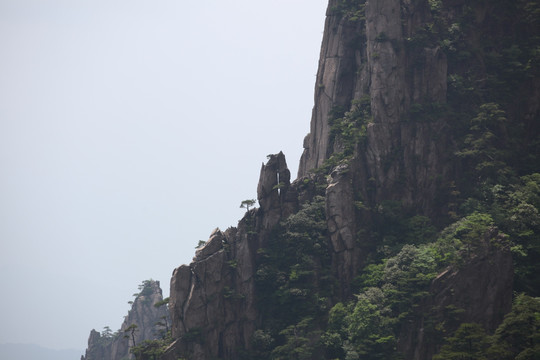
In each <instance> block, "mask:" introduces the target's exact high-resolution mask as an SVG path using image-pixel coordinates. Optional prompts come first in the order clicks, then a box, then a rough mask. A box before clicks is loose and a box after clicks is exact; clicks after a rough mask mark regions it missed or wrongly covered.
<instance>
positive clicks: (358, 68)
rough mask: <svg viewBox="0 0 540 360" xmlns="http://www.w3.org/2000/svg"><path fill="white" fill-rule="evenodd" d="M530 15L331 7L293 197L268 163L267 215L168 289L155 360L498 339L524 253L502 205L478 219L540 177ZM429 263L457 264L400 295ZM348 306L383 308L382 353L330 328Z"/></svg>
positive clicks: (281, 160)
mask: <svg viewBox="0 0 540 360" xmlns="http://www.w3.org/2000/svg"><path fill="white" fill-rule="evenodd" d="M538 14H539V12H538V6H537V4H536V3H531V2H526V1H519V2H517V3H514V2H510V1H487V0H486V1H474V2H466V1H460V0H429V1H428V0H378V1H362V0H356V1H355V0H330V1H329V6H328V10H327V18H326V24H325V30H324V36H323V40H322V46H321V54H320V60H319V68H318V74H317V80H316V86H315V105H314V108H313V114H312V120H311V128H310V133H309V134H308V135H307V136H306V138H305V139H304V153H303V155H302V158H301V161H300V167H299V172H298V179H297V180H295V181H294V182H292V183H291V175H290V172H289V170H288V169H287V166H286V161H285V157H284V155H283V154H282V153H279V154H276V155H271V156H269V160H268V162H267V163H266V164H263V166H262V169H261V175H260V180H259V184H258V187H257V193H258V200H259V204H260V207H259V208H257V209H252V210H250V211H248V212H247V213H246V215H245V217H244V218H243V219H242V220H241V221H240V222H239V224H238V226H237V227H232V228H229V229H227V230H226V231H220V230H219V229H216V230H215V231H214V232H213V233H212V234H211V236H210V239H209V240H208V242H207V243H206V244H205V245H204V246H203V247H202V248H201V249H199V250H198V251H197V253H196V256H195V258H194V259H193V262H192V263H191V264H190V265H182V266H180V267H179V268H177V269H176V270H175V271H174V273H173V277H172V280H171V303H170V310H171V317H172V322H173V327H172V338H173V339H174V342H173V343H172V344H171V345H170V347H169V348H168V349H167V351H166V353H165V355H164V357H163V358H164V359H170V360H173V359H176V358H177V357H178V356H183V357H186V358H189V359H214V358H216V359H217V358H219V359H238V358H266V357H268V356H270V355H269V354H272V355H271V356H273V357H272V358H295V359H296V358H321V359H322V358H345V357H347V358H356V357H355V356H359V354H361V353H362V351H363V354H364V355H365V354H368V357H369V356H371V357H373V358H390V357H391V356H390V355H388V354H395V353H400V354H402V356H404V357H405V358H407V359H430V358H432V356H434V354H436V353H437V352H438V351H439V349H440V348H441V346H442V344H443V340H440V341H435V340H434V338H441V339H442V337H444V336H449V335H451V334H453V333H454V332H455V331H456V329H458V328H459V326H460V324H465V323H476V324H480V326H481V327H482V328H483V329H484V331H486V332H487V333H488V334H491V333H493V332H495V330H496V329H497V327H498V326H499V324H500V323H501V322H502V320H503V317H504V315H505V314H507V313H508V312H509V311H510V309H511V308H512V296H513V290H515V289H516V287H519V286H520V285H519V284H518V285H516V284H515V281H514V280H515V278H514V271H515V269H514V266H515V261H514V260H513V258H512V254H511V252H510V248H511V247H512V246H515V245H516V243H514V242H512V241H511V240H509V237H508V235H507V234H505V233H504V232H503V231H502V230H501V229H500V228H504V227H505V226H506V225H505V223H504V221H498V218H497V216H501V214H495V213H493V212H490V210H489V207H490V206H492V205H493V202H491V203H489V204H488V202H485V203H484V204H483V205H482V206H480V205H478V204H480V203H482V202H483V201H485V200H486V199H485V198H484V199H480V198H481V197H482V196H485V195H482V194H485V193H486V191H493V187H494V186H495V187H496V186H500V187H501V188H499V190H500V189H502V187H506V188H505V189H510V188H508V187H507V186H513V185H510V184H512V183H513V184H518V183H519V180H518V178H519V177H520V176H523V175H527V174H530V173H533V172H535V171H538V170H539V169H538V164H536V165H533V164H532V163H531V162H530V159H529V160H525V158H526V157H527V154H531V153H532V154H538V144H539V143H538V134H539V129H540V128H539V122H538V117H539V102H538V98H539V97H538V94H539V92H540V81H539V80H538V76H537V75H538V55H537V54H536V53H535V51H534V50H533V48H535V47H536V46H538V37H537V36H536V37H535V35H537V34H536V32H537V30H535V26H536V25H537V24H538V23H539V20H538ZM503 29H504V30H503ZM518 39H519V40H518ZM525 64H528V65H525ZM512 67H513V68H512ZM510 72H512V73H510ZM525 73H526V74H525ZM525 129H527V130H525ZM482 131H485V132H482ZM512 137H514V140H512V139H511V138H512ZM519 138H521V139H523V141H520V140H517V141H516V139H519ZM512 146H514V148H513V149H511V148H512ZM516 159H518V160H516ZM513 160H516V161H515V162H514V163H512V161H513ZM516 186H518V185H516ZM488 189H490V190H488ZM507 191H508V193H509V191H510V190H507ZM490 201H491V200H490ZM493 201H496V200H493ZM473 202H474V203H475V204H477V205H475V206H476V207H474V208H472V209H471V208H469V209H467V206H470V205H471V204H472V203H473ZM321 204H322V205H321ZM529 205H530V204H529ZM537 205H538V204H536V205H534V206H533V207H535V210H532V209H531V211H532V213H534V215H533V216H534V217H535V219H536V220H535V221H537V220H538V207H537ZM505 209H506V208H505ZM505 211H506V210H505ZM508 211H510V210H508ZM316 214H319V215H320V214H323V215H322V219H323V220H322V221H321V217H320V216H318V215H316ZM493 218H495V219H493ZM306 219H308V220H306ZM308 223H309V226H307V225H305V224H308ZM321 224H322V225H321ZM457 224H459V226H462V227H461V228H459V226H458V225H457ZM299 227H300V228H301V231H300V230H298V228H299ZM457 228H459V229H461V230H459V231H458V230H456V229H457ZM313 229H316V231H315V230H313ZM503 230H505V231H506V232H510V233H511V232H512V230H511V229H510V228H504V229H503ZM302 231H303V232H302ZM441 231H442V232H441ZM305 234H309V236H307V235H305ZM437 234H439V235H437ZM291 239H292V241H291ZM306 239H308V240H306ZM320 239H324V241H322V242H321V241H320ZM302 241H307V244H309V246H304V245H301V244H302ZM310 241H311V242H310ZM527 241H529V240H527ZM530 241H533V240H530ZM534 241H536V240H534ZM299 244H300V245H299ZM404 244H405V246H403V245H404ZM450 244H451V245H450ZM464 244H468V245H466V246H465V245H464ZM302 246H304V247H302ZM444 246H449V247H448V248H446V250H442V248H443V247H444ZM450 248H451V249H452V250H449V249H450ZM313 249H317V250H313ZM320 249H323V250H320ZM427 249H429V251H435V252H437V251H438V252H439V253H438V254H439V255H440V256H443V257H444V256H447V257H448V258H447V259H446V260H441V259H440V258H437V259H435V258H434V257H432V258H428V259H427V260H426V259H424V261H427V262H428V263H429V264H435V265H425V266H424V265H422V266H424V270H421V271H425V272H426V273H424V274H423V275H425V276H424V277H422V279H421V280H419V279H418V277H419V276H420V275H418V274H419V273H414V274H416V275H414V276H416V277H415V278H414V279H409V280H407V281H405V282H403V281H402V282H399V281H398V280H396V276H397V275H395V274H396V273H400V271H405V270H403V269H406V270H407V271H412V270H410V269H412V268H413V267H414V266H418V267H422V266H421V265H418V264H417V263H416V261H418V260H417V259H418V258H420V256H421V254H424V252H428V250H427ZM276 253H280V254H281V256H276ZM533 253H534V255H533ZM291 254H295V255H294V256H291ZM411 254H412V255H411ZM424 255H425V254H424ZM530 255H531V256H533V257H536V256H537V253H536V252H534V251H533V252H531V253H530ZM406 256H409V258H406ZM422 256H423V255H422ZM450 257H454V260H451V261H450V260H448V259H449V258H450ZM289 258H290V259H291V260H290V261H291V263H290V264H289V263H287V262H286V261H285V260H283V259H289ZM405 258H406V259H405ZM269 259H270V260H269ZM404 259H405V260H404ZM272 261H273V262H274V263H279V264H280V265H279V266H273V264H272ZM394 263H399V264H402V265H400V267H399V268H398V269H399V270H396V269H393V268H392V267H391V266H390V265H389V264H394ZM291 264H292V265H291ZM288 266H289V267H288ZM430 266H431V267H430ZM520 266H521V265H520ZM374 268H377V269H378V270H377V271H379V272H377V271H374V270H372V269H374ZM428 268H429V269H428ZM415 271H419V270H418V269H417V270H415ZM421 271H420V273H421ZM392 272H393V274H392ZM408 274H409V273H408ZM369 276H371V277H376V278H377V281H373V280H369V281H368V280H366V278H367V277H369ZM404 276H405V275H404ZM409 276H410V274H409ZM299 279H300V280H299ZM328 279H330V280H328ZM302 281H303V284H300V283H301V282H302ZM521 281H522V280H519V281H518V282H521ZM306 283H307V284H309V286H307V285H306ZM411 283H414V284H416V285H415V286H417V289H416V290H415V291H416V292H414V291H413V290H412V287H413V286H412V285H410V284H411ZM328 284H330V285H328ZM375 284H377V286H375V287H374V286H373V285H375ZM418 284H423V285H418ZM375 289H379V290H375ZM381 289H382V290H381ZM388 289H391V291H390V290H388ZM375 293H378V294H380V295H373V294H375ZM395 293H398V294H400V296H402V299H401V300H399V301H401V303H400V302H399V301H398V300H396V298H395ZM418 294H422V295H418ZM533 294H534V292H533ZM353 295H354V296H353ZM355 296H356V299H367V300H366V301H367V303H366V304H370V306H371V309H372V311H374V312H375V310H376V309H377V308H378V306H381V304H388V307H384V308H383V307H381V308H379V310H377V311H378V312H377V314H385V315H377V316H379V317H380V319H379V320H378V321H379V322H380V324H379V326H378V328H377V331H382V330H380V329H381V328H382V327H383V326H382V325H381V324H382V323H383V322H384V321H386V320H388V321H389V322H392V324H393V325H392V326H389V327H388V332H387V333H384V334H383V333H381V335H380V338H379V340H378V341H379V343H373V342H371V343H370V342H369V341H368V340H366V338H367V337H372V336H373V335H369V336H368V333H366V334H365V335H362V333H361V331H360V330H358V329H357V330H356V333H354V332H353V333H351V332H352V329H353V327H352V325H351V323H353V322H354V321H355V319H356V320H358V318H353V317H351V316H349V317H347V316H345V315H343V318H341V320H340V321H341V323H339V322H337V320H335V319H334V317H335V316H336V315H335V314H336V313H338V310H339V308H338V305H339V304H342V303H344V304H346V303H347V301H349V305H347V306H349V309H350V310H351V311H353V309H354V311H356V310H357V309H359V306H360V304H361V303H362V302H361V301H360V300H356V302H355V301H354V300H353V301H352V302H350V301H351V299H354V298H355ZM377 296H379V297H377ZM407 296H410V298H408V297H407ZM374 299H378V300H377V301H379V304H377V301H376V300H374ZM398 303H399V304H400V305H399V306H398V305H395V304H398ZM312 305H313V307H312ZM366 306H367V305H366ZM305 309H309V310H305ZM330 309H331V310H330ZM451 309H453V310H452V311H453V312H452V311H451ZM449 312H452V315H449ZM284 314H286V315H284ZM321 314H322V315H321ZM325 314H326V315H325ZM386 314H388V315H386ZM389 314H392V315H389ZM404 319H405V320H404ZM450 319H451V320H450ZM364 320H365V319H364ZM347 321H348V322H347ZM366 321H367V320H366ZM336 324H337V325H336ZM339 324H341V325H339ZM339 326H341V330H338V328H339ZM332 327H336V329H335V330H332V329H331V328H332ZM377 331H375V332H377ZM385 331H386V330H385ZM321 334H323V335H322V336H321ZM385 334H386V335H388V336H383V335H385ZM362 336H365V337H366V338H364V339H362V338H361V337H362ZM380 344H382V345H380ZM377 352H379V353H377ZM355 354H356V355H355ZM377 354H378V355H377ZM381 354H386V355H387V356H389V357H385V356H386V355H381ZM377 356H379V357H377ZM392 356H394V355H392Z"/></svg>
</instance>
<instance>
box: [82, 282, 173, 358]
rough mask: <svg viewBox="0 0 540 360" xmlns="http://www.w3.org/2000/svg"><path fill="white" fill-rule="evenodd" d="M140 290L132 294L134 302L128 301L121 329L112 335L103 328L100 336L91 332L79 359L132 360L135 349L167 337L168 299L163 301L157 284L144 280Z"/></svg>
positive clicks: (95, 332) (107, 328)
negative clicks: (127, 310)
mask: <svg viewBox="0 0 540 360" xmlns="http://www.w3.org/2000/svg"><path fill="white" fill-rule="evenodd" d="M139 291H140V292H139V293H136V294H134V295H133V296H135V300H134V301H130V303H131V310H129V312H128V315H127V316H126V317H125V318H124V322H123V324H122V326H121V327H120V330H118V331H116V332H114V333H113V332H112V330H111V329H110V328H109V327H108V326H105V327H104V329H103V331H102V332H101V333H100V332H98V331H96V330H92V331H91V332H90V337H89V338H88V348H87V349H86V354H85V355H83V356H81V360H124V359H134V358H135V356H134V354H137V352H136V351H137V349H138V346H141V345H144V344H146V343H145V342H147V341H151V340H153V341H154V342H159V341H160V340H161V339H164V338H166V337H167V333H169V332H170V316H169V311H168V309H167V303H168V299H165V300H164V299H163V295H162V292H161V288H160V287H159V281H154V280H145V281H143V282H142V284H141V285H139Z"/></svg>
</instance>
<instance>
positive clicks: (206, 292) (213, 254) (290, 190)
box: [164, 153, 298, 360]
mask: <svg viewBox="0 0 540 360" xmlns="http://www.w3.org/2000/svg"><path fill="white" fill-rule="evenodd" d="M295 194H296V191H295V189H294V187H291V184H290V171H289V170H288V168H287V163H286V160H285V156H284V155H283V153H279V154H277V155H270V156H269V159H268V162H267V163H266V164H263V165H262V168H261V174H260V179H259V185H258V187H257V197H258V199H259V204H260V208H258V209H252V210H250V211H248V212H246V215H245V216H244V218H243V219H242V220H241V221H240V222H239V223H238V227H236V228H229V229H227V230H226V231H221V230H219V229H216V230H214V231H213V232H212V234H211V235H210V238H209V240H208V241H207V242H206V243H205V244H204V246H202V247H201V248H200V249H198V250H197V252H196V254H195V257H194V258H193V262H192V263H191V264H190V265H182V266H180V267H178V268H177V269H175V270H174V272H173V275H172V279H171V302H170V310H171V317H172V323H173V327H172V335H173V338H174V339H176V340H175V342H174V343H173V344H172V345H171V346H170V347H169V349H168V350H167V352H166V354H165V357H164V358H165V359H167V360H169V359H170V360H176V359H177V358H178V356H188V354H189V358H190V359H192V360H199V359H200V360H203V359H211V358H226V359H235V358H238V354H239V351H241V350H243V349H249V348H250V347H251V337H252V335H253V332H254V331H255V329H256V328H257V325H258V321H259V312H258V310H257V306H256V300H257V299H256V293H255V272H256V257H257V250H258V249H259V248H261V247H262V246H264V244H265V242H267V241H270V240H269V237H268V234H269V232H270V231H271V230H272V228H273V227H274V226H275V225H276V224H277V223H278V222H279V221H280V220H281V219H283V218H286V217H287V216H289V215H290V214H291V213H293V212H294V211H296V210H297V206H298V205H297V196H296V195H295Z"/></svg>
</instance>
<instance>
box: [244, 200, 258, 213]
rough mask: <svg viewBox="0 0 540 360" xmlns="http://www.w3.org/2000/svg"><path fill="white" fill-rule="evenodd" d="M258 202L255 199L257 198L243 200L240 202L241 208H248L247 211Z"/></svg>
mask: <svg viewBox="0 0 540 360" xmlns="http://www.w3.org/2000/svg"><path fill="white" fill-rule="evenodd" d="M256 203H257V200H255V199H248V200H243V201H242V202H241V203H240V208H242V209H246V211H249V208H250V207H252V206H253V205H255V204H256Z"/></svg>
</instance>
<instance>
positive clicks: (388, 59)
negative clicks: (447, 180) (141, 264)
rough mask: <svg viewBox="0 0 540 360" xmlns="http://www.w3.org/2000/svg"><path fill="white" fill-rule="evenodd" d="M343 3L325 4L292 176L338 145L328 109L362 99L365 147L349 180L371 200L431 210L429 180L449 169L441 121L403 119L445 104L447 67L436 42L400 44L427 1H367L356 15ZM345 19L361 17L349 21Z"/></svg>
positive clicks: (428, 18)
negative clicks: (311, 98)
mask: <svg viewBox="0 0 540 360" xmlns="http://www.w3.org/2000/svg"><path fill="white" fill-rule="evenodd" d="M359 3H361V2H359ZM343 4H344V2H342V1H339V0H332V1H330V4H329V7H328V13H327V20H326V25H325V32H324V38H323V42H322V50H321V58H320V60H319V70H318V75H317V86H316V89H315V106H314V110H313V117H312V121H311V131H310V134H309V135H308V136H307V137H306V138H305V140H304V153H303V155H302V159H301V161H300V167H299V173H298V175H299V177H301V176H305V175H306V174H307V173H308V172H309V171H310V170H312V169H315V168H318V167H320V166H321V165H323V163H324V161H325V160H327V159H328V158H330V156H331V155H332V154H333V153H335V152H338V151H340V150H341V149H340V144H339V143H337V142H335V141H333V135H332V131H331V126H332V125H331V123H330V121H329V117H330V116H331V114H332V110H333V109H342V111H343V112H344V111H351V110H353V109H354V107H355V105H354V104H353V103H354V101H360V100H361V99H365V100H366V101H367V102H369V106H370V112H371V114H370V116H371V118H370V119H369V121H368V123H367V129H366V131H367V133H366V139H365V147H364V148H363V149H361V151H359V150H360V149H357V151H356V152H355V161H354V166H355V168H356V171H355V175H356V176H357V179H355V183H356V184H357V186H359V187H360V188H361V190H362V193H363V194H364V197H365V198H369V199H370V200H371V201H372V202H373V203H377V202H381V201H383V200H385V199H396V198H399V199H400V200H401V201H403V202H404V205H406V206H409V207H420V208H421V209H423V210H424V211H426V212H429V211H432V210H433V206H434V204H433V201H434V198H435V193H436V191H437V184H436V179H437V178H441V177H442V178H444V177H446V176H447V174H448V171H449V169H448V167H449V164H448V156H447V153H448V151H447V150H448V149H449V145H448V143H447V141H448V140H449V139H448V138H447V136H445V127H446V123H445V119H434V121H431V122H429V123H420V122H414V121H409V120H410V110H411V106H413V105H415V106H417V107H418V106H419V105H421V104H431V103H439V104H444V103H445V102H446V89H447V76H448V74H447V68H448V64H447V58H446V55H445V54H444V52H443V51H442V50H441V49H440V47H439V46H438V45H435V46H430V47H419V46H417V47H412V46H410V45H408V41H407V39H410V38H411V37H412V36H413V34H415V33H416V32H418V30H419V29H422V28H423V26H425V25H426V24H429V23H432V22H433V19H432V15H431V13H430V11H429V4H428V1H399V0H383V1H371V2H366V3H365V5H363V8H362V13H361V14H351V13H350V11H352V10H349V9H347V7H345V5H343ZM352 16H355V17H360V18H359V19H356V20H354V21H351V17H352ZM368 187H369V189H368ZM368 196H369V197H368Z"/></svg>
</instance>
